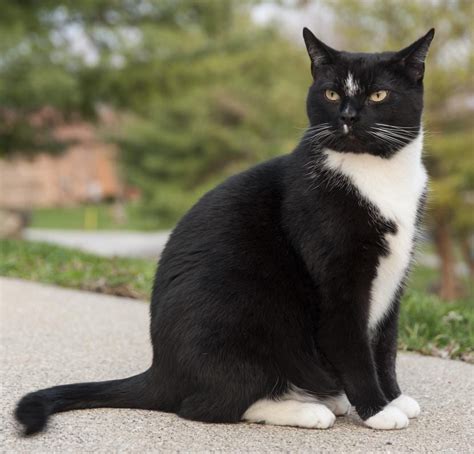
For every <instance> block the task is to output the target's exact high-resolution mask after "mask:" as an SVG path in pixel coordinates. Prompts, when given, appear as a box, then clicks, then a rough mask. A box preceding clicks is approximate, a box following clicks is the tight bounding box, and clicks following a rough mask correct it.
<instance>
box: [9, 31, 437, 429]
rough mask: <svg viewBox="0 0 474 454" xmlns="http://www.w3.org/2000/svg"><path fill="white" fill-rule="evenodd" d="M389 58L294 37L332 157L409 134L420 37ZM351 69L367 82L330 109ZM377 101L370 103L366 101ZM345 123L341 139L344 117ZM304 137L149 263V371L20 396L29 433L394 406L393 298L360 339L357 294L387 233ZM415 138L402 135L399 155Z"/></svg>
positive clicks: (190, 222) (248, 174)
mask: <svg viewBox="0 0 474 454" xmlns="http://www.w3.org/2000/svg"><path fill="white" fill-rule="evenodd" d="M432 34H433V33H432V31H430V32H429V33H428V34H427V35H426V36H425V37H424V38H422V39H421V40H419V41H417V42H416V43H415V44H414V45H412V46H410V47H409V48H407V49H405V50H403V51H401V52H400V53H393V52H386V53H382V54H350V53H347V52H338V51H335V50H333V49H331V48H329V47H328V46H326V45H325V44H323V43H321V42H320V41H318V40H317V39H316V38H315V37H314V36H313V35H312V34H311V32H309V30H307V29H305V31H304V37H305V41H306V44H307V47H308V52H309V54H310V57H311V60H312V64H311V67H312V74H313V77H314V81H313V84H312V85H311V88H310V89H309V94H308V102H307V111H308V116H309V120H310V125H311V126H313V127H314V126H317V125H320V124H322V123H327V124H329V125H330V127H331V147H332V148H333V149H335V150H337V151H340V152H346V151H349V150H350V151H353V150H358V151H360V152H363V153H371V154H377V155H378V156H382V157H384V158H390V157H391V156H392V155H393V154H395V153H396V152H397V150H398V149H399V148H400V147H401V146H402V145H403V144H398V146H394V144H393V143H392V144H389V145H387V143H385V142H383V141H380V140H376V138H374V137H369V136H367V134H365V132H364V131H365V130H366V129H367V128H368V127H369V126H370V125H372V124H373V123H374V122H380V123H386V124H393V125H402V126H407V127H413V128H415V127H417V126H418V127H419V125H420V118H421V113H422V105H423V88H422V70H423V63H422V61H423V60H424V56H425V55H426V50H427V48H428V45H429V42H430V41H431V38H432ZM348 68H349V69H350V70H351V71H352V72H353V74H354V76H355V77H356V78H357V79H358V80H360V81H363V82H364V86H363V87H362V88H361V92H360V93H359V94H358V95H357V96H353V97H351V98H348V99H343V100H341V102H340V103H331V102H329V101H327V100H326V99H324V91H325V90H326V89H332V90H336V91H338V92H341V91H342V90H343V87H342V84H343V77H344V75H346V74H347V70H348ZM379 89H386V90H389V91H390V95H389V97H388V99H387V100H386V101H384V102H383V103H381V104H380V105H372V104H370V103H367V96H368V95H369V94H370V93H371V92H373V91H375V90H379ZM347 108H350V109H352V110H353V111H354V115H355V116H356V117H357V121H355V122H354V124H353V127H352V128H351V133H350V134H343V132H341V127H342V126H341V125H343V124H344V121H343V120H341V112H343V111H344V109H347ZM324 140H325V139H321V140H317V139H316V140H315V138H314V137H313V136H312V132H311V129H309V130H308V132H307V133H306V134H305V136H304V137H303V139H302V140H301V142H300V144H299V145H298V147H297V148H296V149H295V150H294V151H293V153H291V154H289V155H286V156H282V157H279V158H276V159H273V160H271V161H268V162H265V163H263V164H260V165H258V166H256V167H254V168H251V169H249V170H247V171H245V172H243V173H241V174H239V175H236V176H233V177H231V178H229V179H228V180H227V181H225V182H224V183H222V184H221V185H219V186H218V187H217V188H215V189H214V190H212V191H210V192H209V193H208V194H206V195H205V196H204V197H203V198H202V199H201V200H200V201H199V202H198V203H197V204H196V205H195V206H194V207H193V208H192V209H191V210H190V211H189V212H188V213H187V214H186V215H185V216H184V217H183V218H182V220H181V221H180V222H179V224H178V225H177V227H176V228H175V230H174V231H173V233H172V235H171V238H170V240H169V242H168V244H167V246H166V248H165V250H164V252H163V255H162V257H161V260H160V266H159V268H158V271H157V274H156V279H155V283H154V288H153V295H152V304H151V338H152V343H153V352H154V358H153V364H152V366H151V368H150V369H149V370H148V371H147V372H145V373H143V374H141V375H138V376H135V377H131V378H128V379H124V380H114V381H109V382H101V383H85V384H75V385H65V386H56V387H53V388H49V389H45V390H41V391H37V392H34V393H31V394H28V395H26V396H25V397H23V399H21V400H20V402H19V404H18V407H17V409H16V417H17V419H18V421H20V422H21V423H22V424H23V425H24V427H25V433H26V434H32V433H36V432H38V431H40V430H42V429H43V428H44V427H45V425H46V422H47V419H48V416H49V415H51V414H53V413H57V412H61V411H68V410H73V409H79V408H96V407H126V408H142V409H152V410H160V411H166V412H174V413H177V414H178V415H180V416H182V417H183V418H188V419H193V420H199V421H208V422H237V421H239V420H240V419H241V417H242V415H243V413H244V412H245V410H246V409H247V408H248V407H249V406H250V405H251V404H252V403H253V402H255V401H256V400H258V399H260V398H263V397H278V396H280V395H281V394H283V393H285V392H286V391H287V390H288V387H289V386H290V385H294V386H297V387H299V388H302V389H304V390H306V391H308V392H310V393H313V394H315V395H317V396H321V397H324V396H333V395H336V394H339V393H341V392H342V391H343V390H344V391H345V392H346V393H347V396H348V397H349V400H350V401H351V403H352V404H353V405H355V406H356V409H357V411H358V413H359V415H360V416H361V417H362V418H364V419H366V418H368V417H370V416H372V415H374V414H375V413H377V412H378V411H379V410H381V409H382V408H383V407H384V406H385V405H386V404H387V402H388V401H390V400H392V399H393V398H395V397H397V396H398V395H399V394H400V389H399V386H398V384H397V380H396V374H395V357H396V338H397V319H398V308H399V301H400V296H401V290H400V291H399V292H398V294H397V295H396V297H395V298H394V301H393V305H392V308H391V309H392V310H391V311H389V314H388V315H387V316H386V317H385V319H383V320H382V321H381V323H380V325H379V329H378V330H376V331H375V332H371V331H370V330H369V329H368V311H369V292H370V288H371V283H372V281H373V279H374V277H375V273H376V267H377V264H378V262H379V259H380V257H382V256H384V255H386V254H387V253H388V250H387V248H388V245H387V243H386V241H385V240H384V235H385V234H386V233H388V232H392V233H393V232H395V231H396V229H397V226H396V225H395V224H393V223H392V222H389V221H387V220H385V219H384V218H383V217H382V216H381V215H380V213H377V210H376V209H375V208H374V207H373V206H371V205H370V203H369V202H367V201H365V200H364V199H363V198H361V196H360V195H359V194H358V193H357V191H356V190H354V188H352V187H351V184H350V182H349V181H344V180H341V178H339V179H338V180H337V184H334V183H333V182H334V174H333V172H332V171H330V170H328V168H326V167H325V166H324V159H323V157H322V154H321V148H322V147H323V146H324ZM410 140H411V137H407V138H406V143H408V142H409V141H410Z"/></svg>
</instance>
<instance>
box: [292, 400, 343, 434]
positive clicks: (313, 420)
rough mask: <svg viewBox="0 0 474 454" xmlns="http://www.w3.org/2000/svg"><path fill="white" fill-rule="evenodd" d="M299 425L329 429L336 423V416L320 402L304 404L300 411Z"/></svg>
mask: <svg viewBox="0 0 474 454" xmlns="http://www.w3.org/2000/svg"><path fill="white" fill-rule="evenodd" d="M298 413H299V414H298V417H297V420H298V426H299V427H308V428H310V429H328V428H329V427H332V426H333V425H334V422H335V421H336V416H335V415H334V413H333V412H332V411H331V410H329V409H328V408H327V407H326V406H324V405H320V404H310V403H305V404H302V406H301V408H300V409H299V412H298Z"/></svg>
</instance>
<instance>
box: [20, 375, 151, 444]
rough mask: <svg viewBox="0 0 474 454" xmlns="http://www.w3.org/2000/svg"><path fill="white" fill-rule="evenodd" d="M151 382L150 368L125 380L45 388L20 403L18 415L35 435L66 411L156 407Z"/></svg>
mask: <svg viewBox="0 0 474 454" xmlns="http://www.w3.org/2000/svg"><path fill="white" fill-rule="evenodd" d="M148 382H149V380H148V371H147V372H144V373H142V374H139V375H135V376H133V377H129V378H124V379H122V380H110V381H103V382H96V383H76V384H73V385H62V386H55V387H53V388H47V389H41V390H39V391H35V392H33V393H30V394H27V395H26V396H24V397H23V398H22V399H21V400H20V402H18V405H17V407H16V410H15V417H16V419H17V420H18V421H19V422H20V423H21V424H23V426H24V431H25V435H32V434H35V433H37V432H40V431H41V430H43V429H44V428H45V427H46V423H47V422H48V418H49V416H50V415H52V414H53V413H59V412H62V411H69V410H78V409H81V408H99V407H112V408H141V409H153V408H155V406H154V405H153V404H154V402H152V400H153V399H152V398H151V395H152V394H153V393H149V392H148V389H149V387H148Z"/></svg>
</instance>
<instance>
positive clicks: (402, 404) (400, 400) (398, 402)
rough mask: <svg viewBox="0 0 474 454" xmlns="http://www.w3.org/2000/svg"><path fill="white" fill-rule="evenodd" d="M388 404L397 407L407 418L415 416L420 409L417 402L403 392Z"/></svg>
mask: <svg viewBox="0 0 474 454" xmlns="http://www.w3.org/2000/svg"><path fill="white" fill-rule="evenodd" d="M389 405H390V406H392V407H396V408H398V409H399V410H400V411H402V412H403V413H405V415H407V417H408V418H416V417H417V416H418V415H419V414H420V411H421V410H420V406H419V405H418V402H417V401H416V400H415V399H413V398H412V397H410V396H406V395H405V394H401V395H400V396H398V397H397V398H396V399H393V400H392V402H390V404H389Z"/></svg>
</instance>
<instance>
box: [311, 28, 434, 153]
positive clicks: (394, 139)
mask: <svg viewBox="0 0 474 454" xmlns="http://www.w3.org/2000/svg"><path fill="white" fill-rule="evenodd" d="M433 36H434V29H431V30H430V31H429V32H428V33H427V34H426V35H425V36H423V37H422V38H420V39H418V40H417V41H415V42H414V43H413V44H411V45H410V46H408V47H406V48H405V49H402V50H400V51H399V52H382V53H374V54H370V53H351V52H343V51H337V50H335V49H332V48H331V47H329V46H327V45H326V44H324V43H323V42H322V41H320V40H319V39H317V38H316V37H315V36H314V35H313V33H311V31H310V30H308V29H307V28H305V29H304V30H303V37H304V40H305V43H306V48H307V50H308V54H309V56H310V59H311V73H312V75H313V83H312V85H311V87H310V89H309V93H308V98H307V112H308V117H309V120H310V125H311V128H310V135H311V137H312V139H313V140H317V141H318V142H319V143H320V144H322V145H324V146H326V147H329V148H331V149H333V150H336V151H340V152H353V153H370V154H373V155H377V156H381V157H390V156H392V155H393V154H394V153H396V151H397V150H399V149H401V148H402V147H403V146H405V145H406V144H407V143H409V142H410V141H412V140H413V139H414V138H415V137H416V136H417V135H418V134H419V131H420V126H421V124H420V122H421V114H422V110H423V75H424V69H425V64H424V62H425V58H426V55H427V53H428V48H429V46H430V43H431V40H432V39H433Z"/></svg>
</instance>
